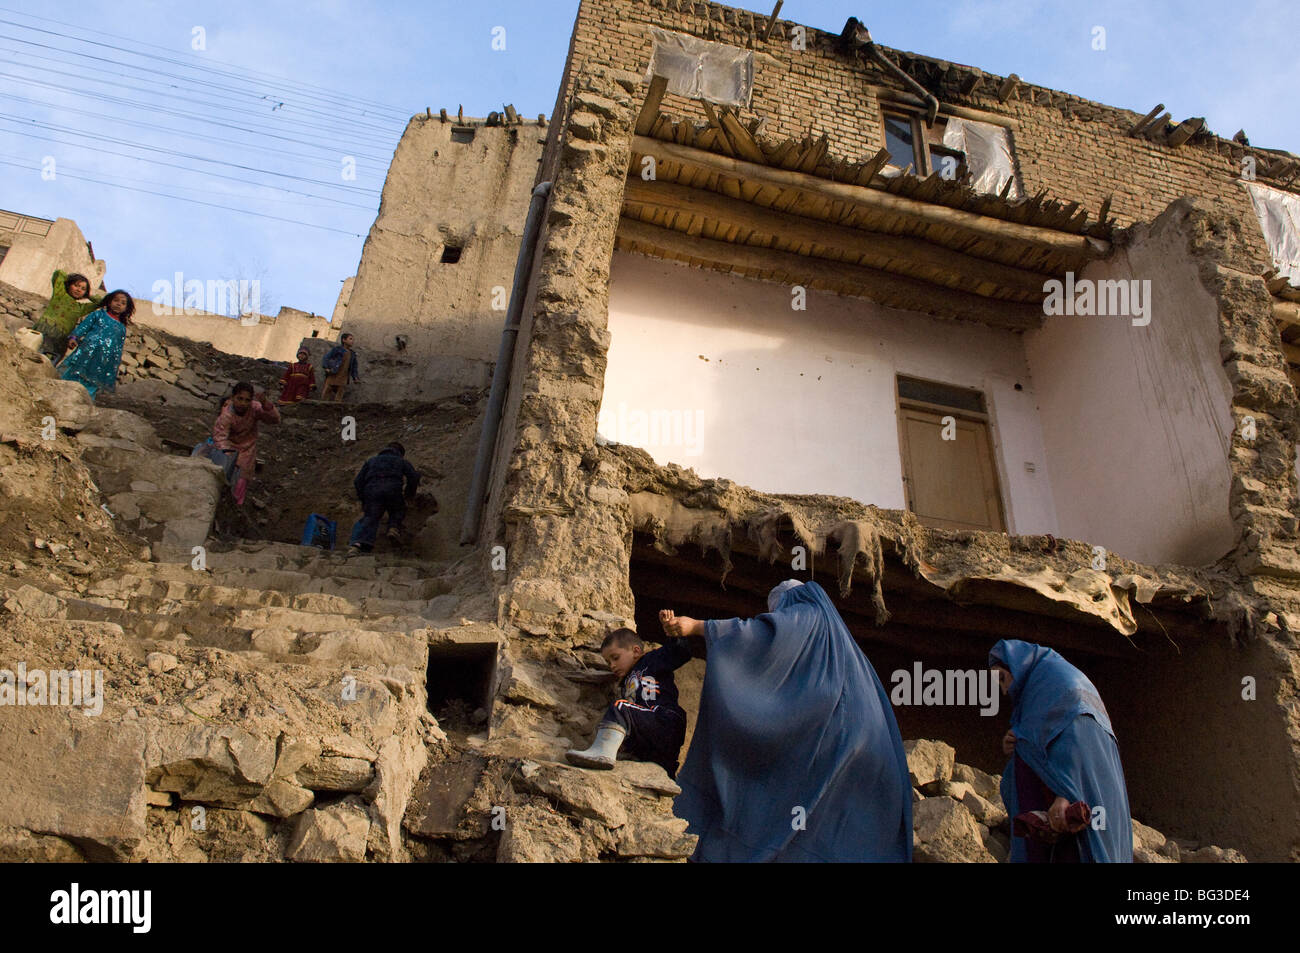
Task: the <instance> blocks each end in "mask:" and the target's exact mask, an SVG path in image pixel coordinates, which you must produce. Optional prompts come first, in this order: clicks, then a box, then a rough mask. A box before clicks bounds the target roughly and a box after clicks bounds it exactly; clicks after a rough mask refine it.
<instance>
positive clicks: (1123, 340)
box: [1025, 204, 1236, 565]
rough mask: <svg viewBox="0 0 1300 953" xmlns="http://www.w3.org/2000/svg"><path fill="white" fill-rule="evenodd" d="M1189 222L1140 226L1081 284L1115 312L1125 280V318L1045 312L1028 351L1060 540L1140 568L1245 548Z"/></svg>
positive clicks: (1228, 429)
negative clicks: (1232, 502)
mask: <svg viewBox="0 0 1300 953" xmlns="http://www.w3.org/2000/svg"><path fill="white" fill-rule="evenodd" d="M1215 214H1216V215H1217V216H1219V217H1222V218H1224V219H1226V218H1229V217H1230V212H1229V211H1228V210H1227V209H1226V208H1224V207H1222V206H1221V205H1220V206H1219V208H1218V211H1217V212H1216V213H1215ZM1186 217H1187V207H1186V206H1184V205H1182V204H1176V205H1174V206H1173V207H1171V208H1170V209H1168V210H1166V211H1165V212H1164V213H1163V214H1161V215H1160V217H1159V218H1157V219H1156V221H1155V222H1154V224H1152V225H1151V226H1144V225H1140V226H1135V227H1134V229H1133V230H1132V232H1131V234H1128V235H1126V236H1125V238H1126V247H1122V248H1119V249H1117V250H1116V252H1115V253H1114V254H1113V255H1112V256H1110V257H1109V258H1107V259H1106V260H1104V261H1099V262H1094V263H1091V264H1089V265H1088V267H1086V268H1085V269H1084V270H1083V272H1082V273H1081V274H1080V275H1079V276H1078V278H1079V282H1080V285H1081V286H1082V285H1083V283H1085V282H1086V283H1088V288H1089V289H1092V288H1096V289H1098V292H1097V297H1098V299H1100V301H1101V302H1103V303H1104V306H1105V307H1107V308H1110V307H1113V305H1114V304H1115V303H1120V302H1119V300H1118V298H1116V297H1115V296H1114V294H1113V293H1112V292H1111V291H1109V290H1106V287H1105V285H1104V284H1103V283H1104V282H1107V281H1110V282H1115V281H1118V282H1122V283H1123V290H1124V292H1125V295H1124V300H1126V301H1128V303H1129V306H1128V308H1127V309H1126V311H1127V313H1122V314H1105V315H1099V314H1071V313H1067V314H1060V315H1050V316H1047V317H1046V318H1045V319H1044V324H1043V327H1042V328H1041V329H1037V330H1031V331H1027V332H1026V333H1025V350H1026V354H1027V355H1028V359H1029V370H1030V374H1031V375H1032V376H1033V384H1034V391H1035V393H1036V394H1037V397H1038V404H1039V408H1040V414H1041V418H1040V420H1041V423H1042V433H1043V437H1044V441H1045V443H1046V449H1047V453H1046V461H1045V462H1046V473H1045V477H1046V478H1047V479H1049V480H1050V481H1051V486H1052V495H1053V497H1054V498H1055V500H1056V505H1057V516H1058V520H1059V522H1058V525H1059V529H1058V530H1054V532H1056V533H1057V534H1058V535H1061V536H1068V537H1070V538H1071V539H1086V540H1089V541H1090V542H1093V543H1096V544H1098V545H1101V546H1105V547H1106V548H1107V549H1108V550H1112V551H1115V552H1122V553H1124V555H1126V556H1130V557H1132V558H1134V559H1139V560H1142V561H1144V562H1177V563H1185V564H1188V565H1208V564H1209V563H1213V562H1214V561H1215V560H1217V559H1218V558H1219V557H1221V556H1223V555H1224V554H1225V553H1227V552H1228V551H1229V550H1230V549H1231V548H1232V547H1233V545H1234V544H1235V542H1236V532H1235V529H1234V527H1233V523H1232V518H1231V516H1230V514H1229V512H1228V506H1227V502H1228V490H1229V485H1230V483H1231V476H1232V475H1231V473H1230V472H1229V470H1228V467H1227V466H1225V463H1226V461H1227V456H1228V446H1229V443H1230V442H1231V439H1232V431H1233V428H1234V427H1235V421H1234V420H1233V417H1232V413H1231V388H1230V386H1229V384H1228V379H1227V376H1226V375H1225V374H1224V371H1223V367H1222V358H1221V357H1220V354H1219V342H1220V338H1221V335H1222V331H1221V329H1220V326H1219V304H1218V301H1217V300H1216V298H1215V297H1213V296H1212V295H1211V293H1210V292H1209V291H1207V290H1206V289H1205V288H1203V287H1202V286H1201V283H1200V282H1199V281H1198V280H1197V264H1196V262H1195V261H1194V260H1193V259H1191V258H1189V257H1188V254H1187V241H1188V235H1187V232H1186V230H1185V223H1186ZM1131 290H1132V291H1136V292H1137V296H1136V298H1131V297H1130V296H1129V295H1128V292H1129V291H1131ZM1139 300H1140V302H1141V310H1144V311H1145V314H1142V315H1140V316H1138V310H1139V309H1138V308H1135V307H1133V304H1134V303H1135V302H1137V301H1139ZM1071 304H1073V299H1072V300H1071ZM1071 310H1073V308H1071ZM1144 322H1145V323H1144Z"/></svg>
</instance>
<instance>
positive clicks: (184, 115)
mask: <svg viewBox="0 0 1300 953" xmlns="http://www.w3.org/2000/svg"><path fill="white" fill-rule="evenodd" d="M0 76H4V77H8V78H9V79H17V80H20V81H21V82H25V83H31V84H33V85H35V86H46V87H49V88H50V89H59V90H63V91H65V92H71V93H78V94H80V95H83V96H89V97H90V98H92V99H98V100H101V101H103V102H107V103H113V104H115V105H122V106H131V107H136V108H139V109H147V110H148V111H149V112H151V113H162V114H164V115H168V116H176V117H178V118H180V119H191V120H195V121H198V122H202V123H205V124H207V125H210V126H219V127H221V128H224V129H234V130H235V131H237V132H244V133H249V134H251V135H255V136H264V137H265V138H268V139H279V140H281V141H283V142H292V143H296V144H297V145H302V146H306V147H307V148H309V149H321V150H324V151H327V152H332V153H334V154H336V155H337V154H338V148H337V146H336V147H334V148H330V147H328V146H324V145H318V144H316V143H314V142H304V141H303V140H302V138H301V137H295V136H279V135H276V134H275V133H272V132H266V131H263V130H262V129H261V128H260V127H254V128H249V127H246V126H238V125H235V124H233V123H228V122H221V121H220V120H217V119H212V118H211V117H205V116H199V115H195V114H194V113H189V112H185V111H184V110H179V109H168V108H167V107H165V106H155V105H151V104H149V103H142V102H139V101H137V100H129V99H123V98H121V97H119V96H109V95H107V94H104V93H94V92H86V91H85V90H80V89H76V88H74V87H70V86H64V85H63V84H61V83H50V82H47V81H45V80H38V79H28V78H27V77H23V76H15V75H14V74H13V73H4V72H0ZM3 95H5V96H8V97H9V98H11V99H19V98H20V97H17V96H13V95H12V94H10V93H4V94H3ZM36 105H41V106H47V107H49V108H51V109H58V110H63V111H66V112H80V113H88V111H87V110H84V109H82V110H79V109H75V108H73V107H71V106H63V105H60V104H59V103H49V102H39V101H38V102H37V103H36ZM88 114H89V115H92V116H93V115H96V113H93V112H89V113H88ZM101 118H104V119H108V120H110V121H113V122H125V123H129V124H131V125H145V126H152V125H153V124H150V123H142V122H140V121H138V120H132V119H126V118H124V117H121V116H105V117H101ZM168 131H170V132H175V131H176V130H174V129H172V130H168ZM186 134H187V135H192V136H195V137H198V138H204V137H201V136H199V134H198V133H193V132H187V133H186ZM208 138H210V137H208ZM277 148H278V147H277ZM348 151H349V152H355V150H348ZM356 155H358V156H360V157H361V158H363V159H370V160H371V161H373V162H383V161H384V160H383V157H382V156H375V155H369V154H363V153H360V152H356Z"/></svg>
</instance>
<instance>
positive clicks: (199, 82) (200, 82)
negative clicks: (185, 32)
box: [0, 20, 408, 116]
mask: <svg viewBox="0 0 1300 953" xmlns="http://www.w3.org/2000/svg"><path fill="white" fill-rule="evenodd" d="M0 23H4V25H8V26H16V27H18V29H19V30H30V31H32V33H39V34H45V35H49V36H60V38H64V39H70V40H73V42H75V43H87V44H91V46H94V47H95V48H98V49H105V48H107V49H113V51H114V52H120V53H126V55H127V56H139V57H144V56H146V55H144V53H139V52H136V51H133V49H130V48H126V47H117V46H112V44H105V43H101V42H95V40H87V39H82V38H79V36H72V35H69V34H62V33H59V31H56V30H43V29H40V27H35V26H27V25H26V23H16V22H13V21H10V20H0ZM5 39H12V40H14V42H16V43H22V44H26V46H32V47H38V48H42V49H52V51H55V52H59V53H66V55H72V56H79V57H83V59H87V60H98V61H100V62H108V64H110V65H113V66H120V68H126V69H136V70H140V72H144V73H156V74H159V75H166V77H172V78H177V77H175V74H173V73H168V72H166V70H160V69H153V68H151V66H142V65H139V64H130V62H122V61H121V60H110V59H108V57H104V56H94V55H91V53H86V52H82V51H78V49H66V48H64V47H56V46H51V44H48V43H36V42H35V40H25V39H21V38H18V36H5ZM149 61H151V62H152V61H161V62H170V64H173V65H177V66H182V68H185V69H194V70H198V72H201V73H212V74H213V75H224V77H226V78H230V79H238V81H240V82H250V81H248V79H247V77H244V75H239V74H238V73H227V72H224V70H213V69H211V68H205V66H194V65H191V64H187V62H183V61H179V60H173V59H170V57H165V56H152V55H151V56H149ZM186 82H191V83H194V85H196V86H209V87H213V88H218V90H225V91H227V92H235V94H240V95H247V94H246V92H244V91H243V90H238V88H233V87H229V86H224V85H221V83H216V82H211V81H207V79H199V78H186ZM252 82H256V83H259V85H261V86H268V83H265V82H261V81H252ZM299 95H302V96H304V98H307V96H312V94H299ZM312 98H313V99H324V98H321V96H312ZM330 99H331V100H333V104H334V105H341V104H342V105H343V108H348V107H347V105H346V103H343V100H344V99H346V96H344V95H343V94H333V95H331V96H330ZM386 108H389V107H386ZM352 109H354V111H355V112H363V114H364V111H357V109H356V108H355V107H354V108H352ZM391 109H393V111H394V112H398V113H399V114H406V116H408V114H407V113H406V112H404V111H400V109H396V108H395V107H391Z"/></svg>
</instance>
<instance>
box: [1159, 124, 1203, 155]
mask: <svg viewBox="0 0 1300 953" xmlns="http://www.w3.org/2000/svg"><path fill="white" fill-rule="evenodd" d="M1204 126H1205V120H1204V119H1202V118H1199V117H1193V118H1191V119H1184V120H1183V121H1182V122H1180V123H1179V124H1178V128H1176V129H1175V130H1174V131H1173V132H1171V133H1170V134H1169V138H1168V140H1166V143H1167V145H1169V146H1171V147H1172V148H1174V149H1177V148H1178V147H1179V146H1181V145H1182V144H1183V143H1184V142H1186V141H1187V140H1188V139H1190V138H1192V136H1194V135H1196V134H1197V133H1198V132H1200V131H1201V129H1202V128H1204Z"/></svg>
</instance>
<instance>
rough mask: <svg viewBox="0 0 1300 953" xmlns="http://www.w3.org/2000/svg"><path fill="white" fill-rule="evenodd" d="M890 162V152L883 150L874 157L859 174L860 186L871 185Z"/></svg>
mask: <svg viewBox="0 0 1300 953" xmlns="http://www.w3.org/2000/svg"><path fill="white" fill-rule="evenodd" d="M888 162H889V150H888V149H881V150H880V151H879V152H877V153H876V154H875V155H874V156H872V157H871V158H870V159H868V160H867V162H866V165H864V166H863V167H862V171H861V172H859V173H858V180H857V181H858V185H870V184H871V180H872V179H874V178H875V177H876V174H877V173H878V172H880V170H881V169H883V168H884V167H885V165H886V164H887V163H888Z"/></svg>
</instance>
